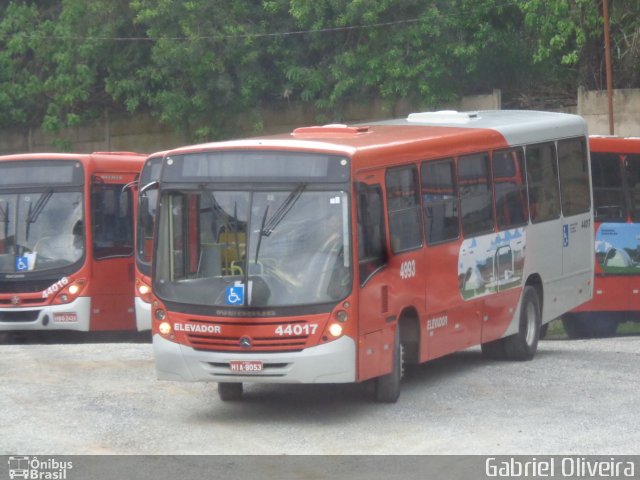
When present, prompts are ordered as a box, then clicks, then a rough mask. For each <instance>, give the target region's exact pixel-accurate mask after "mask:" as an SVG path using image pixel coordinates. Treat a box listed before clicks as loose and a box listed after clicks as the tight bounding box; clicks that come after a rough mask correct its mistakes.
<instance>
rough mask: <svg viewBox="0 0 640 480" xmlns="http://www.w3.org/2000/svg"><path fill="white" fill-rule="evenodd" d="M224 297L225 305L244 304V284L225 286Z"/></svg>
mask: <svg viewBox="0 0 640 480" xmlns="http://www.w3.org/2000/svg"><path fill="white" fill-rule="evenodd" d="M225 298H226V299H227V305H242V304H244V285H234V286H233V287H227V290H226V295H225Z"/></svg>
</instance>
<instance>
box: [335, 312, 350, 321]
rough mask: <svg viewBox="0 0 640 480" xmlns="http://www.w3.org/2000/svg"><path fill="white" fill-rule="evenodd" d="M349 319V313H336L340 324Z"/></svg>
mask: <svg viewBox="0 0 640 480" xmlns="http://www.w3.org/2000/svg"><path fill="white" fill-rule="evenodd" d="M348 319H349V315H348V314H347V312H345V311H344V310H338V311H337V312H336V320H338V321H339V322H342V323H344V322H346V321H347V320H348Z"/></svg>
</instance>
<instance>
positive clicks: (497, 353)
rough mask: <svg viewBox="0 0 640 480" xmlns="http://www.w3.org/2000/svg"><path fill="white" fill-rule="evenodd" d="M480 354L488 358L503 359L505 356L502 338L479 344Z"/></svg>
mask: <svg viewBox="0 0 640 480" xmlns="http://www.w3.org/2000/svg"><path fill="white" fill-rule="evenodd" d="M480 348H481V349H482V356H483V357H484V358H486V359H488V360H504V359H505V358H506V357H507V354H506V352H505V351H504V339H502V338H501V339H499V340H494V341H492V342H487V343H483V344H482V345H480Z"/></svg>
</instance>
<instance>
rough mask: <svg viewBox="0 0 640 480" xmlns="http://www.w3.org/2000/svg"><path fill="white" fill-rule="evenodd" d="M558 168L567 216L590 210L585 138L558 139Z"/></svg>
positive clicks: (563, 210) (563, 206)
mask: <svg viewBox="0 0 640 480" xmlns="http://www.w3.org/2000/svg"><path fill="white" fill-rule="evenodd" d="M558 169H559V170H560V198H561V199H562V213H563V214H564V216H565V217H568V216H570V215H577V214H579V213H585V212H588V211H589V208H590V207H591V194H590V192H589V167H588V163H587V146H586V142H585V139H584V138H571V139H568V140H560V141H558Z"/></svg>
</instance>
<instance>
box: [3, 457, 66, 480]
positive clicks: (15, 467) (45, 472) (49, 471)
mask: <svg viewBox="0 0 640 480" xmlns="http://www.w3.org/2000/svg"><path fill="white" fill-rule="evenodd" d="M72 468H73V462H63V461H59V460H56V459H55V458H40V459H39V458H38V457H30V456H17V455H14V456H11V457H9V478H10V479H11V480H13V479H14V478H24V479H30V480H66V479H67V478H68V477H67V471H68V470H71V469H72Z"/></svg>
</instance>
